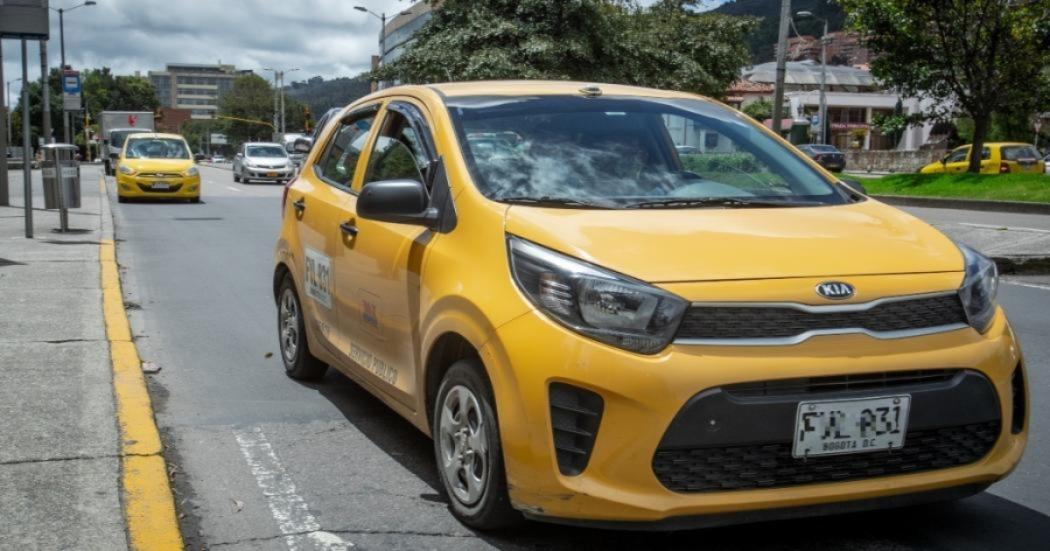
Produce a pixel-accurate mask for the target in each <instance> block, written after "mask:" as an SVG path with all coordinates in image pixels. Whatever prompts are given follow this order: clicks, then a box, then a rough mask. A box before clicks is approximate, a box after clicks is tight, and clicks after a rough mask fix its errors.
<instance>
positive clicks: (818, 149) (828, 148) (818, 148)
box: [807, 145, 839, 153]
mask: <svg viewBox="0 0 1050 551" xmlns="http://www.w3.org/2000/svg"><path fill="white" fill-rule="evenodd" d="M807 147H808V148H809V149H811V150H813V152H815V153H838V152H839V150H838V149H836V148H835V146H833V145H809V146H807Z"/></svg>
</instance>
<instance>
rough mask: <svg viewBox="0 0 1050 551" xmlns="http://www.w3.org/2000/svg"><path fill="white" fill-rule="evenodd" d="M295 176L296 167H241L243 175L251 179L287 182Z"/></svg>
mask: <svg viewBox="0 0 1050 551" xmlns="http://www.w3.org/2000/svg"><path fill="white" fill-rule="evenodd" d="M293 176H295V167H289V168H285V169H271V168H253V167H244V168H242V169H241V177H242V178H246V179H249V180H259V181H267V182H285V181H288V180H291V179H292V177H293Z"/></svg>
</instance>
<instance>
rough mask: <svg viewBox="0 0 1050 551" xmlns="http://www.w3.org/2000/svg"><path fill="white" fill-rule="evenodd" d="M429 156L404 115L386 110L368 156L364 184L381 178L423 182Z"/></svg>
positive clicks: (382, 179)
mask: <svg viewBox="0 0 1050 551" xmlns="http://www.w3.org/2000/svg"><path fill="white" fill-rule="evenodd" d="M402 108H405V107H404V106H402ZM429 165H430V157H429V155H428V154H427V151H426V148H425V146H424V144H423V142H422V139H421V136H420V135H419V133H418V132H417V130H416V129H415V128H414V127H413V126H412V124H411V122H410V121H409V120H408V117H406V116H405V115H404V114H402V113H400V112H398V111H394V110H387V114H386V118H385V119H384V120H383V127H382V129H381V130H380V133H379V136H378V137H377V138H376V141H375V145H373V146H372V153H371V154H370V155H369V157H368V171H367V172H366V173H365V185H368V184H369V183H370V182H379V181H384V180H415V181H417V182H426V181H427V180H426V178H425V173H426V170H427V168H428V166H429Z"/></svg>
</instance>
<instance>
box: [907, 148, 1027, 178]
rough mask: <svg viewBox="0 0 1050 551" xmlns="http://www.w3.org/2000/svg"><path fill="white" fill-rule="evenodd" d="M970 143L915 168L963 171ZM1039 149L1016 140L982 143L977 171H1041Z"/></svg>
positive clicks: (967, 164) (967, 165)
mask: <svg viewBox="0 0 1050 551" xmlns="http://www.w3.org/2000/svg"><path fill="white" fill-rule="evenodd" d="M971 147H972V146H970V145H964V146H960V147H957V148H955V149H953V150H952V151H951V153H948V154H947V155H945V156H944V158H943V159H941V160H940V161H936V162H933V163H930V164H928V165H926V166H924V167H922V168H920V169H919V172H920V173H922V174H943V173H954V172H966V171H967V170H968V169H969V168H970V149H971ZM1042 173H1043V165H1042V163H1040V162H1039V151H1038V150H1037V149H1036V148H1035V146H1033V145H1031V144H1026V143H1016V142H993V143H986V144H984V147H982V148H981V174H1042Z"/></svg>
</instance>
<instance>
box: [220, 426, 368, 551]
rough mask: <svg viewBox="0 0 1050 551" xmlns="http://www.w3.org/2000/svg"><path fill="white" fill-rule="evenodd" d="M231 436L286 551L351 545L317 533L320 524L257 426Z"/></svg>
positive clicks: (340, 550) (339, 549)
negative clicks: (239, 450) (282, 540)
mask: <svg viewBox="0 0 1050 551" xmlns="http://www.w3.org/2000/svg"><path fill="white" fill-rule="evenodd" d="M233 435H234V437H236V438H237V445H238V446H240V448H241V454H242V455H244V460H245V461H247V462H248V467H249V468H250V469H251V471H252V476H254V477H255V482H256V483H257V484H258V485H259V488H260V489H261V490H262V491H263V495H264V496H266V502H267V504H268V505H269V507H270V514H271V515H273V519H274V520H275V521H277V528H278V529H279V530H280V531H281V533H282V534H284V543H285V545H287V546H288V549H289V550H290V551H296V550H298V549H299V548H300V545H301V544H305V545H304V546H303V547H305V548H307V549H324V550H326V551H328V550H330V551H343V550H345V549H349V548H350V547H353V546H354V544H353V543H350V542H348V541H345V540H343V538H341V537H339V536H338V535H336V534H333V533H331V532H325V531H323V530H321V523H319V522H317V519H316V518H315V517H314V516H313V514H312V513H310V508H309V506H307V504H306V501H305V500H303V498H302V497H301V496H300V495H299V494H298V493H296V489H295V483H294V482H292V479H291V477H290V476H289V475H288V473H287V472H286V471H285V470H284V465H282V464H281V460H280V459H278V458H277V454H276V453H274V451H273V446H271V445H270V442H269V441H268V440H267V439H266V435H265V434H263V430H262V428H261V427H252V428H250V429H235V430H234V431H233Z"/></svg>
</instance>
